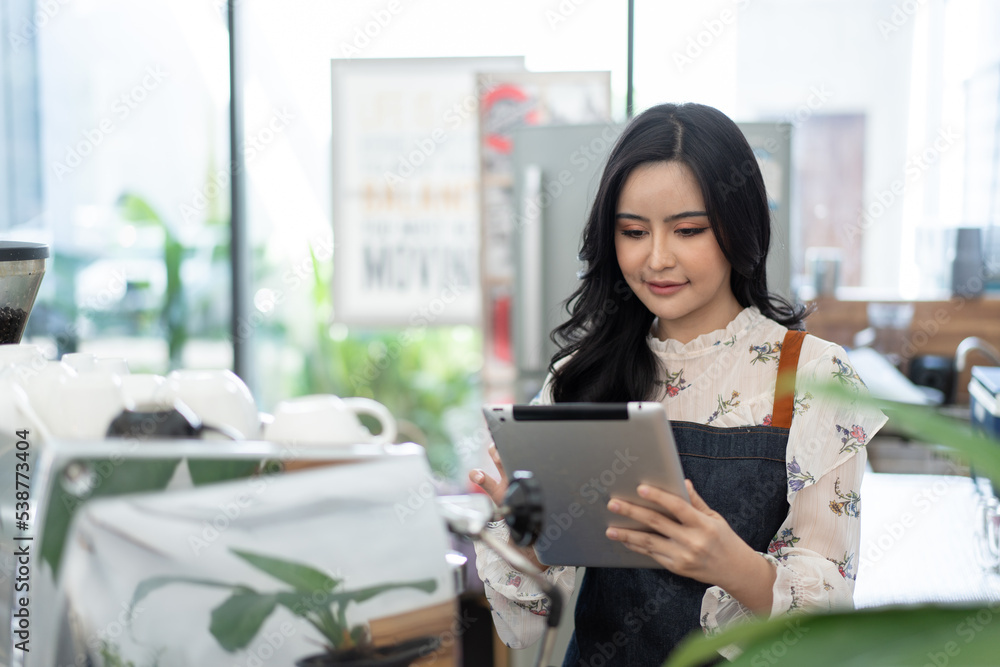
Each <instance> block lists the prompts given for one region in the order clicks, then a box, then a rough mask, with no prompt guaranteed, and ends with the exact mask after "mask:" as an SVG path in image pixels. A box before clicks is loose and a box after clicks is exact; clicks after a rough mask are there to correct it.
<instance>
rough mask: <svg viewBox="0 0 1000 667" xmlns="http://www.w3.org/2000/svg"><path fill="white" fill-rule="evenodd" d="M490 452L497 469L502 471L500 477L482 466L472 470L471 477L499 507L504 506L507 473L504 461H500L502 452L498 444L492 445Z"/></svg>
mask: <svg viewBox="0 0 1000 667" xmlns="http://www.w3.org/2000/svg"><path fill="white" fill-rule="evenodd" d="M489 454H490V458H491V459H493V464H494V465H495V466H496V467H497V471H498V472H499V473H500V479H493V478H492V477H490V476H489V475H487V474H486V471H484V470H482V469H481V468H473V469H472V470H470V471H469V479H470V480H472V482H473V483H474V484H478V485H479V486H481V487H482V488H483V491H485V492H486V493H487V494H489V496H490V498H492V499H493V503H494V504H495V505H496V506H497V507H501V506H503V497H504V496H505V495H506V494H507V473H506V472H505V471H504V469H503V463H501V462H500V454H499V453H498V452H497V446H496V445H490V448H489Z"/></svg>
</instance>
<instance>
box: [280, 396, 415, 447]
mask: <svg viewBox="0 0 1000 667" xmlns="http://www.w3.org/2000/svg"><path fill="white" fill-rule="evenodd" d="M358 415H370V416H372V417H374V418H375V419H377V420H378V422H379V424H380V425H381V431H380V432H379V433H378V435H372V433H371V431H369V430H368V429H367V428H365V426H364V425H363V424H362V423H361V421H360V420H359V419H358ZM396 434H397V429H396V420H395V419H394V418H393V416H392V413H391V412H389V409H388V408H387V407H385V406H384V405H382V404H381V403H379V402H378V401H373V400H372V399H370V398H361V397H355V398H340V397H339V396H334V395H333V394H313V395H310V396H300V397H298V398H291V399H287V400H284V401H281V402H280V403H278V405H277V406H275V409H274V415H273V419H272V421H271V422H270V423H269V424H267V425H266V426H265V427H264V439H265V440H269V441H271V442H280V443H285V444H305V445H355V444H367V443H372V444H391V443H392V442H395V440H396Z"/></svg>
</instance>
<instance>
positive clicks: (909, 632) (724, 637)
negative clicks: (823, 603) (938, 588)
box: [665, 602, 1000, 667]
mask: <svg viewBox="0 0 1000 667" xmlns="http://www.w3.org/2000/svg"><path fill="white" fill-rule="evenodd" d="M733 643H736V644H738V645H740V646H742V647H743V653H742V654H741V655H740V656H739V657H738V658H737V659H736V660H734V661H733V662H732V663H731V664H732V665H734V666H739V665H744V666H750V667H763V666H765V665H809V666H810V667H823V666H825V665H830V666H836V667H882V666H889V665H891V666H893V667H902V666H904V665H915V666H916V667H923V666H924V665H937V666H940V667H943V666H944V665H950V666H953V667H954V666H956V665H965V666H971V665H997V664H1000V602H996V603H993V605H991V606H973V607H955V606H937V605H926V606H916V607H883V608H878V609H866V610H859V611H851V612H845V613H838V614H817V615H796V616H783V617H779V618H774V619H771V620H767V621H761V622H753V623H748V624H745V625H741V626H738V627H735V628H733V629H732V630H730V631H727V632H725V633H723V634H721V635H719V636H717V637H712V638H705V637H702V636H700V631H699V632H698V634H697V635H694V636H692V637H691V638H689V639H686V640H685V641H683V642H681V644H680V645H679V646H678V647H677V650H676V651H675V652H674V653H673V654H672V655H671V657H670V660H668V661H667V662H666V663H665V665H666V667H691V666H693V665H701V664H704V663H705V662H707V661H709V660H711V659H714V658H718V657H719V656H718V653H717V650H718V649H719V648H721V647H723V646H727V645H729V644H733Z"/></svg>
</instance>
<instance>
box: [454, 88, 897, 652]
mask: <svg viewBox="0 0 1000 667" xmlns="http://www.w3.org/2000/svg"><path fill="white" fill-rule="evenodd" d="M769 243H770V215H769V211H768V205H767V196H766V192H765V188H764V182H763V178H762V176H761V173H760V169H759V167H758V165H757V161H756V158H755V157H754V154H753V151H752V150H751V148H750V146H749V145H748V144H747V141H746V139H745V138H744V137H743V135H742V133H741V132H740V130H739V128H738V127H737V126H736V124H735V123H733V122H732V121H731V120H730V119H729V118H727V117H726V116H725V115H724V114H722V113H721V112H719V111H717V110H716V109H713V108H710V107H706V106H702V105H697V104H684V105H673V104H664V105H660V106H657V107H654V108H652V109H649V110H647V111H646V112H644V113H643V114H641V115H639V116H637V117H636V118H635V119H634V120H633V121H632V122H631V123H630V124H629V125H628V127H626V128H625V131H624V132H623V134H622V135H621V137H620V138H619V140H618V142H617V143H616V145H615V147H614V148H613V149H612V151H611V154H610V156H609V158H608V163H607V165H606V167H605V169H604V173H603V176H602V178H601V182H600V186H599V188H598V192H597V196H596V199H595V202H594V205H593V208H592V210H591V213H590V216H589V219H588V221H587V225H586V229H585V230H584V235H583V251H582V253H581V256H582V258H583V259H584V261H586V263H587V270H586V272H585V275H584V276H583V279H582V282H581V285H580V287H579V288H578V289H577V291H576V292H575V293H574V294H573V296H572V297H571V299H570V304H571V307H570V318H569V319H568V321H567V322H566V323H565V324H563V325H561V326H560V327H558V328H557V329H556V330H555V331H554V332H553V337H554V339H555V340H556V341H557V342H558V343H560V345H561V349H560V351H559V352H558V353H557V354H556V355H555V357H554V358H553V361H552V364H551V366H550V374H549V377H548V378H547V380H546V383H545V386H544V387H543V390H542V393H541V394H540V396H539V398H538V401H540V402H569V401H602V402H617V401H634V400H659V401H662V402H663V403H664V405H665V406H666V408H667V414H668V416H669V417H670V419H671V425H672V427H673V430H674V436H675V439H676V441H677V445H678V451H679V452H680V453H681V460H682V463H683V465H684V470H685V475H686V476H687V477H688V479H689V482H688V491H689V494H690V496H691V500H692V502H691V504H690V505H688V504H687V503H685V502H684V501H683V500H681V499H680V498H679V497H678V496H675V495H673V494H670V493H666V492H664V491H661V490H658V489H655V488H646V487H643V486H640V487H639V489H638V491H639V493H640V494H641V495H643V496H645V497H646V498H648V499H650V500H652V501H654V502H656V503H657V504H659V505H661V506H662V507H663V508H664V509H666V510H668V511H669V512H670V513H671V514H672V515H673V516H675V517H676V518H677V520H676V521H675V520H672V519H669V518H667V517H665V516H664V515H662V514H660V513H658V512H653V511H651V510H647V509H643V508H641V507H639V506H637V505H634V504H631V503H628V502H625V501H622V500H615V499H612V500H611V501H610V503H609V505H608V507H609V509H610V510H611V511H613V512H617V513H619V514H622V515H624V516H628V517H631V518H634V519H636V520H638V521H640V522H642V523H643V524H645V525H646V526H648V528H649V529H650V531H651V532H643V531H634V530H624V529H618V530H613V529H609V530H608V538H609V539H612V540H618V541H620V542H622V543H624V544H625V545H626V546H627V547H628V548H630V549H633V550H635V551H638V552H641V553H645V554H648V555H649V556H651V557H652V558H653V559H655V560H656V561H657V562H658V563H659V564H660V565H662V567H663V569H649V570H630V569H610V568H588V569H587V570H586V574H585V576H584V578H583V582H582V584H581V589H580V596H579V600H578V602H577V607H576V612H575V625H576V629H575V632H574V637H573V640H572V641H571V642H570V646H569V649H568V651H567V654H566V657H565V661H564V663H563V664H564V665H567V666H568V665H574V666H576V665H603V664H616V665H618V664H620V665H629V666H635V665H660V664H662V662H663V660H664V659H665V658H666V657H667V655H668V653H669V652H670V651H671V650H672V649H673V647H674V646H675V645H676V644H677V642H678V641H680V640H681V639H682V638H683V637H684V636H685V635H687V634H688V633H689V632H691V631H692V630H693V629H695V628H698V627H699V626H700V627H701V628H702V629H703V630H704V631H706V632H709V633H713V632H717V631H719V630H720V629H723V628H725V627H727V626H729V625H731V624H732V623H734V622H738V621H739V620H741V619H745V618H750V617H752V616H763V617H768V616H775V615H779V614H784V613H788V612H791V611H793V610H797V609H829V608H833V607H844V606H849V605H851V604H852V595H853V590H854V579H855V576H856V571H857V551H858V542H859V539H860V524H859V500H860V498H859V496H858V492H859V490H860V487H861V478H862V474H863V472H864V468H865V459H866V456H865V444H866V443H867V441H868V439H869V438H870V437H871V436H872V435H873V434H874V433H875V432H876V431H877V430H878V429H879V428H880V427H881V426H882V425H883V423H884V422H885V417H884V416H883V415H882V414H881V413H879V412H877V411H872V410H870V409H868V410H866V409H865V408H863V407H862V406H860V405H859V404H858V403H857V402H855V403H851V404H846V403H842V402H837V401H832V400H828V399H826V398H824V397H823V396H821V395H814V394H813V393H810V392H809V391H808V389H807V388H804V387H808V385H809V383H810V382H812V383H817V382H830V381H839V382H840V383H842V384H844V385H847V386H849V387H852V388H854V389H855V391H856V392H857V393H858V394H860V393H862V392H863V384H862V383H861V381H860V378H858V376H857V375H856V374H855V373H854V371H853V369H852V368H851V367H850V365H849V364H848V363H847V355H846V354H845V352H844V350H843V349H842V348H840V347H839V346H837V345H835V344H832V343H828V342H826V341H823V340H820V339H818V338H815V337H813V336H809V335H806V334H804V333H803V332H801V331H797V330H798V329H801V328H802V324H803V319H804V317H805V309H804V308H802V307H801V306H793V305H792V304H790V303H788V302H787V301H785V300H784V299H782V298H780V297H778V296H775V295H773V294H771V293H769V292H768V288H767V277H766V273H765V265H766V261H767V253H768V247H769ZM779 365H780V370H781V375H782V378H783V381H782V382H781V383H778V382H777V378H778V375H779ZM796 377H797V378H798V380H797V381H796V380H795V378H796ZM792 387H796V388H795V390H794V393H792V389H791V388H792ZM491 455H492V456H493V458H494V461H497V462H498V459H497V458H496V455H495V450H493V451H491ZM500 472H501V479H500V480H495V479H492V478H490V477H489V476H487V475H486V474H485V473H484V472H483V471H481V470H474V471H472V472H471V473H470V477H471V479H472V480H473V481H474V482H476V483H477V484H480V485H481V486H482V487H483V488H484V489H485V490H486V491H487V492H488V493H489V494H490V495H491V496H492V497H493V499H494V500H495V501H498V502H499V501H500V500H501V499H502V497H503V493H504V491H505V489H506V482H505V481H504V479H503V470H502V469H501V470H500ZM490 530H493V531H496V532H497V533H500V534H502V533H504V532H505V531H506V527H505V526H504V525H503V524H502V523H498V524H491V528H490ZM528 555H531V554H528ZM536 562H537V561H536ZM477 568H478V570H479V574H480V577H481V578H482V579H483V580H484V583H485V585H486V593H487V597H488V598H489V599H490V602H491V605H492V606H493V611H494V614H493V615H494V621H495V623H496V626H497V630H498V632H499V634H500V636H501V638H502V639H503V640H504V641H505V642H506V643H508V644H509V645H511V646H515V647H519V646H524V645H527V644H529V643H532V642H533V641H535V640H536V639H537V638H538V636H540V634H541V632H542V631H543V629H544V619H543V618H540V616H541V615H544V614H545V612H546V609H545V605H544V597H543V596H542V595H541V593H540V591H539V590H538V589H537V587H536V586H534V585H533V584H532V583H531V582H530V581H529V580H528V579H527V577H520V576H519V573H517V572H512V571H510V568H509V567H507V566H506V564H505V563H504V562H503V561H502V560H501V559H499V558H498V557H497V556H496V554H494V553H493V552H491V551H489V550H488V549H485V548H477ZM544 575H545V576H546V577H547V578H549V579H550V580H552V581H553V582H554V583H556V584H557V585H558V586H559V587H560V588H561V589H563V590H564V591H566V592H567V593H568V592H570V591H572V589H573V588H574V587H575V584H576V582H575V578H576V572H575V571H574V570H573V569H567V568H549V569H547V570H546V571H545V573H544Z"/></svg>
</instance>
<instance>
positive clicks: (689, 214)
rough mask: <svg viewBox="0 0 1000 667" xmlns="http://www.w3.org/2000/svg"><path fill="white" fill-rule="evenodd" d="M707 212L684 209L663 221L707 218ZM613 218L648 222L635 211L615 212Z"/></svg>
mask: <svg viewBox="0 0 1000 667" xmlns="http://www.w3.org/2000/svg"><path fill="white" fill-rule="evenodd" d="M707 217H708V213H706V212H705V211H684V212H683V213H675V214H674V215H669V216H667V217H666V218H664V219H663V222H673V221H674V220H680V219H681V218H707ZM615 220H639V221H641V222H649V219H648V218H644V217H642V216H641V215H636V214H635V213H616V214H615Z"/></svg>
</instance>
